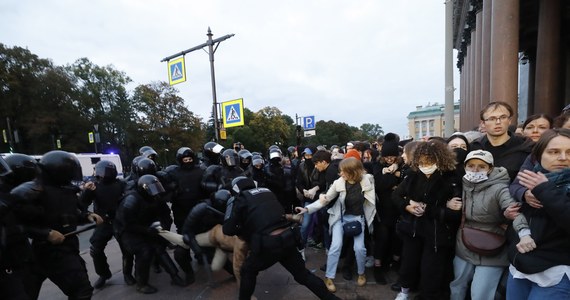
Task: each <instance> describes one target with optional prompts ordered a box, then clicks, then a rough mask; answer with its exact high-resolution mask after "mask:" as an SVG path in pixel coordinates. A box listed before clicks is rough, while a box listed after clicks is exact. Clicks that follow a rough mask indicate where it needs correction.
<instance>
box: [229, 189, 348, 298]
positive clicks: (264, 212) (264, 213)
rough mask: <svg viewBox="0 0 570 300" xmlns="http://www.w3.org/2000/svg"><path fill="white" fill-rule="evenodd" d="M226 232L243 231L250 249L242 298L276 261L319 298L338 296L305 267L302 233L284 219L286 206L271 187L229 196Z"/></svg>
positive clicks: (240, 292) (243, 271) (240, 233)
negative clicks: (302, 251)
mask: <svg viewBox="0 0 570 300" xmlns="http://www.w3.org/2000/svg"><path fill="white" fill-rule="evenodd" d="M247 180H249V179H247ZM234 186H235V185H234ZM238 190H239V189H238ZM223 232H224V234H226V235H240V236H241V237H242V238H243V239H244V240H245V241H246V242H247V243H248V244H249V245H250V249H251V253H250V255H249V256H248V257H247V259H246V260H245V263H244V264H243V267H242V270H241V284H240V291H239V299H250V298H251V295H252V294H253V292H254V290H255V285H256V280H257V274H258V273H259V272H260V271H263V270H265V269H267V268H269V267H270V266H272V265H274V264H275V263H277V262H279V263H281V265H283V267H285V268H286V269H287V270H288V271H289V272H290V273H291V274H292V275H293V277H294V278H295V281H297V282H298V283H300V284H303V285H305V286H307V287H308V288H309V289H310V290H311V291H312V292H313V293H314V294H315V295H317V296H318V297H319V298H321V299H338V298H337V297H335V296H334V295H333V294H331V293H330V292H329V291H328V290H327V288H326V287H325V284H324V283H323V281H322V280H321V279H319V278H318V277H316V276H315V275H314V274H312V273H311V272H309V270H307V269H306V268H305V263H304V261H303V258H302V257H301V254H300V253H299V251H297V245H298V244H299V243H300V233H299V231H298V230H297V229H296V228H292V227H291V225H290V224H289V223H288V222H287V221H286V220H285V219H284V211H283V208H282V207H281V204H280V203H279V201H278V200H277V198H276V197H275V195H274V194H273V193H272V192H271V191H270V190H269V189H266V188H253V189H248V190H245V191H242V192H241V193H239V195H237V196H236V197H235V199H234V200H230V202H229V203H228V209H227V211H226V219H225V221H224V225H223Z"/></svg>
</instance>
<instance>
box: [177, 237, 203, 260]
mask: <svg viewBox="0 0 570 300" xmlns="http://www.w3.org/2000/svg"><path fill="white" fill-rule="evenodd" d="M182 241H184V244H186V245H188V246H190V249H192V251H193V252H194V254H196V255H198V256H200V255H202V253H203V252H202V247H200V245H198V242H197V241H196V238H195V237H194V235H189V234H185V235H183V236H182Z"/></svg>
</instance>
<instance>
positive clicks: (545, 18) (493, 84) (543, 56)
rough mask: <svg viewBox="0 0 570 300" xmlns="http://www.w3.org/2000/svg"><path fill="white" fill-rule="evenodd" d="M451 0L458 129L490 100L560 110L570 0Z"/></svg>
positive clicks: (519, 112)
mask: <svg viewBox="0 0 570 300" xmlns="http://www.w3.org/2000/svg"><path fill="white" fill-rule="evenodd" d="M449 1H453V39H454V48H455V49H457V50H458V51H459V52H458V57H457V67H458V68H459V70H460V73H461V77H460V82H459V86H460V99H461V124H460V129H461V130H462V131H465V130H468V129H470V128H472V127H473V126H475V125H477V124H478V123H479V120H480V117H479V112H480V110H481V108H482V107H483V106H485V105H486V104H487V103H489V102H491V101H504V102H507V103H509V104H510V105H511V106H512V107H513V109H514V110H515V116H513V123H514V122H515V121H517V122H518V123H520V122H522V121H524V120H525V119H526V117H527V116H529V115H532V114H536V113H547V114H549V115H551V116H557V115H559V114H560V112H561V110H562V108H563V107H564V106H565V105H567V104H568V103H570V1H565V0H540V1H539V0H449Z"/></svg>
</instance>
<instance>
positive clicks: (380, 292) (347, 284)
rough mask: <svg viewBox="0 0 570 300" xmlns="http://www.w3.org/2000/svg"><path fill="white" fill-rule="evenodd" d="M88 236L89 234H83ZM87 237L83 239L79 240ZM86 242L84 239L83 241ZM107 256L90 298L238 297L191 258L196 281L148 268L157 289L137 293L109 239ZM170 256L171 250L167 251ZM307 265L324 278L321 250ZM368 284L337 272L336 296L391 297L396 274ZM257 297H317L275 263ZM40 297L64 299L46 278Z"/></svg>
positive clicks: (219, 275)
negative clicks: (107, 269)
mask: <svg viewBox="0 0 570 300" xmlns="http://www.w3.org/2000/svg"><path fill="white" fill-rule="evenodd" d="M86 234H87V235H90V234H91V233H90V232H88V233H86ZM82 240H86V239H82ZM82 243H85V242H82ZM82 249H88V245H82ZM106 253H107V256H108V258H109V265H110V266H111V272H112V273H113V277H112V278H111V279H110V280H108V281H107V285H106V286H105V287H104V288H103V289H101V290H95V292H94V295H93V299H117V300H118V299H121V300H122V299H125V300H129V299H165V300H176V299H224V300H231V299H237V298H238V297H237V292H238V287H237V284H236V281H235V280H234V279H233V277H231V276H230V275H229V274H228V273H226V272H225V271H219V272H215V273H214V274H213V281H214V283H213V284H209V283H208V279H207V276H206V273H205V272H204V269H203V267H202V266H200V265H198V264H197V263H196V261H194V262H193V263H194V270H195V272H196V282H195V283H194V284H192V285H190V286H187V287H177V286H172V285H170V277H169V276H168V274H166V273H165V272H164V271H163V272H162V273H160V274H155V273H154V272H152V271H151V277H150V284H152V285H154V286H156V287H157V288H158V293H156V294H151V295H144V294H140V293H137V292H136V291H135V288H134V286H127V285H126V284H125V283H124V281H123V274H122V272H121V254H120V250H119V247H118V244H117V242H116V241H115V240H112V241H111V242H110V243H109V245H108V246H107V249H106ZM170 254H171V255H172V253H170ZM305 254H306V255H307V267H308V268H309V270H311V272H314V273H315V274H316V275H317V276H318V277H320V278H324V272H323V271H321V270H320V269H319V267H320V266H322V265H323V264H324V263H325V261H326V255H325V251H324V250H317V249H313V248H307V250H306V253H305ZM81 256H82V257H83V259H85V261H86V263H87V269H88V271H89V277H90V279H91V282H92V283H93V282H94V281H95V280H96V279H97V278H98V276H97V274H95V272H94V270H93V264H92V261H91V256H90V255H89V251H88V250H85V251H83V252H82V253H81ZM366 274H367V279H368V283H367V284H366V286H364V287H358V286H357V285H356V275H354V279H353V280H352V281H346V280H344V279H343V278H342V275H341V273H340V272H339V273H338V275H337V278H336V279H335V284H336V286H337V292H336V295H337V296H338V297H340V298H342V299H394V298H395V297H396V294H397V293H396V292H393V291H391V290H390V284H391V283H393V282H394V281H395V280H396V277H397V275H396V274H395V273H390V274H389V276H388V281H389V284H388V285H378V284H376V282H375V281H374V277H373V275H372V269H367V270H366ZM254 295H255V296H256V297H257V299H259V300H265V299H267V300H279V299H294V300H303V299H318V298H317V297H315V296H314V295H313V294H312V293H311V292H310V291H309V290H308V289H307V288H305V287H304V286H302V285H299V284H298V283H297V282H295V280H293V277H292V276H291V275H290V274H289V273H288V272H287V271H286V270H285V269H284V268H283V267H281V265H279V264H277V265H275V266H273V267H271V268H269V269H267V270H266V271H264V272H261V273H260V274H259V276H258V280H257V287H256V289H255V294H254ZM40 299H42V300H59V299H62V300H63V299H67V297H66V296H65V295H63V293H62V292H61V291H60V290H59V289H58V288H57V287H56V286H55V285H54V284H53V283H52V282H51V281H49V280H47V281H46V282H45V283H44V285H43V287H42V291H41V294H40Z"/></svg>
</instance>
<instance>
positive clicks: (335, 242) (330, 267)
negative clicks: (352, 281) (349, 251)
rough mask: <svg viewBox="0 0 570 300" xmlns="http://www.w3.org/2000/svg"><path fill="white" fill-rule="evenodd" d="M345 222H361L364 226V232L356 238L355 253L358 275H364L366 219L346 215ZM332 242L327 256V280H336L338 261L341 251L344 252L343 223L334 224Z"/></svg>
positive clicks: (339, 221)
mask: <svg viewBox="0 0 570 300" xmlns="http://www.w3.org/2000/svg"><path fill="white" fill-rule="evenodd" d="M343 218H344V222H350V221H359V222H360V225H362V232H361V233H360V234H359V235H357V236H355V237H354V253H355V254H356V266H357V269H358V275H362V274H364V268H365V264H366V247H364V221H365V220H364V218H363V217H362V216H353V215H344V217H343ZM331 235H332V242H331V247H330V249H329V254H328V256H327V271H326V273H325V276H326V277H327V278H331V279H332V278H335V275H336V268H337V266H338V260H339V258H340V251H341V250H342V239H343V237H344V231H343V230H342V221H341V220H338V222H336V223H334V224H333V227H332V231H331Z"/></svg>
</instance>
